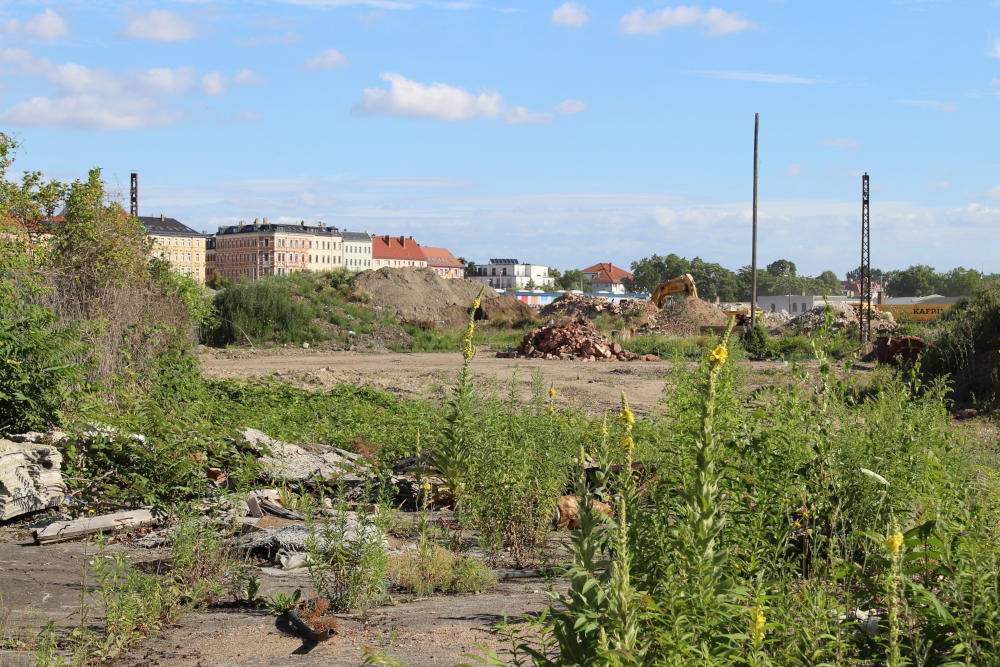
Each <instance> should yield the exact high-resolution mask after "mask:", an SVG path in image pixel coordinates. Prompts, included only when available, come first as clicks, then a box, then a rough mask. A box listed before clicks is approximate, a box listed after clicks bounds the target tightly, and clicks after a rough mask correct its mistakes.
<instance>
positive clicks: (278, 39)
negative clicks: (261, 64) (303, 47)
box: [236, 30, 302, 46]
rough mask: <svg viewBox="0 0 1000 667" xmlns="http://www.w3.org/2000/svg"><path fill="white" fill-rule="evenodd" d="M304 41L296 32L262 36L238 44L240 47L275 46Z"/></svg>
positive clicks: (240, 41)
mask: <svg viewBox="0 0 1000 667" xmlns="http://www.w3.org/2000/svg"><path fill="white" fill-rule="evenodd" d="M301 41H302V35H300V34H299V33H297V32H294V31H291V30H290V31H288V32H284V33H281V34H280V35H261V36H259V37H251V38H250V39H238V40H236V43H237V44H239V45H240V46H274V45H279V44H296V43H298V42H301Z"/></svg>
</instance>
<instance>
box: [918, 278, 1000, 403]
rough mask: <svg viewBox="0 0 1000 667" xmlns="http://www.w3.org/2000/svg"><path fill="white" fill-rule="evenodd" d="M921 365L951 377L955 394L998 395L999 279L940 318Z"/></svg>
mask: <svg viewBox="0 0 1000 667" xmlns="http://www.w3.org/2000/svg"><path fill="white" fill-rule="evenodd" d="M932 342H933V345H932V346H931V347H930V349H928V350H927V352H926V353H925V354H924V355H923V358H922V362H921V366H922V369H923V371H924V372H925V373H927V374H930V375H932V376H933V375H947V376H949V377H950V380H951V382H952V386H953V388H954V391H955V397H956V398H958V399H960V400H969V399H970V398H972V397H975V398H976V399H978V400H980V401H983V402H987V403H989V402H995V401H996V400H997V398H998V396H1000V394H998V392H1000V283H992V284H990V285H987V286H986V287H984V288H983V289H981V290H980V291H978V292H976V293H975V294H974V295H973V296H972V297H971V298H970V299H963V300H962V301H960V302H959V303H957V304H956V305H955V306H954V307H953V308H952V309H951V310H949V311H948V312H947V313H945V314H944V315H943V316H942V317H941V318H940V321H939V326H938V334H937V336H936V337H935V338H934V340H933V341H932Z"/></svg>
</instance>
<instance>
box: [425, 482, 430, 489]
mask: <svg viewBox="0 0 1000 667" xmlns="http://www.w3.org/2000/svg"><path fill="white" fill-rule="evenodd" d="M430 490H431V483H430V482H424V491H430Z"/></svg>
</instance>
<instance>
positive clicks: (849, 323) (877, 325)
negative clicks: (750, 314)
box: [772, 304, 897, 334]
mask: <svg viewBox="0 0 1000 667" xmlns="http://www.w3.org/2000/svg"><path fill="white" fill-rule="evenodd" d="M830 306H831V308H830V310H831V311H832V313H831V314H832V316H833V321H832V323H831V324H830V329H831V330H832V331H840V330H841V329H854V330H855V331H856V330H857V328H858V309H857V308H855V307H854V306H853V305H850V304H836V305H834V304H830ZM825 325H826V307H825V306H816V307H815V308H813V309H812V310H810V311H807V312H805V313H802V314H801V315H799V316H798V317H793V318H792V319H790V320H788V321H787V322H785V323H784V324H782V325H780V326H779V327H777V328H776V329H774V330H773V332H772V333H775V334H785V333H796V332H798V333H806V334H807V333H811V332H813V331H815V330H816V329H818V328H820V327H821V326H825ZM896 326H897V324H896V319H895V318H894V317H893V316H892V313H891V312H889V311H887V310H873V311H872V334H886V333H891V332H892V331H895V329H896Z"/></svg>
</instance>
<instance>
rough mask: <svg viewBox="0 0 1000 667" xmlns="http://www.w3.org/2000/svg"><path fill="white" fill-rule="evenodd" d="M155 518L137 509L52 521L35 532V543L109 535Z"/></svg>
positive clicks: (146, 510) (148, 511) (149, 521)
mask: <svg viewBox="0 0 1000 667" xmlns="http://www.w3.org/2000/svg"><path fill="white" fill-rule="evenodd" d="M156 519H157V517H156V515H155V514H153V512H152V511H151V510H148V509H139V510H129V511H127V512H115V513H113V514H102V515H99V516H87V517H83V518H81V519H74V520H73V521H54V522H53V523H50V524H49V525H47V526H46V527H45V528H42V529H41V530H36V531H35V542H36V543H38V544H49V543H51V542H61V541H63V540H71V539H74V538H77V537H84V536H86V535H93V534H94V533H101V532H103V533H111V532H117V531H120V530H125V529H126V528H135V527H138V526H144V525H147V524H150V523H153V522H154V521H156Z"/></svg>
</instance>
